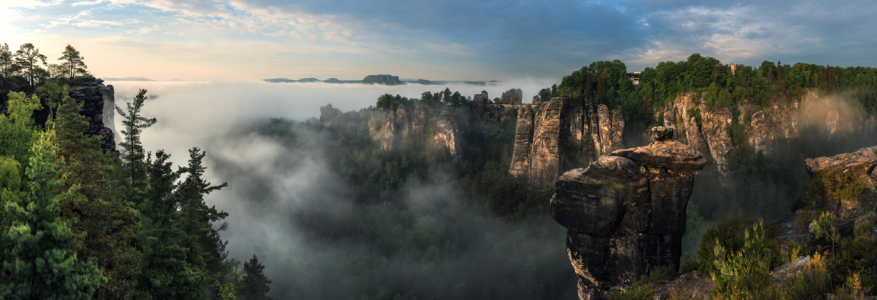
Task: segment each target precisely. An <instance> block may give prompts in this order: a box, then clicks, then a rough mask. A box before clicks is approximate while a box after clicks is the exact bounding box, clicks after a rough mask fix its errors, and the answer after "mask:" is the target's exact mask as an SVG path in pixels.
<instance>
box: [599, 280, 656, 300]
mask: <svg viewBox="0 0 877 300" xmlns="http://www.w3.org/2000/svg"><path fill="white" fill-rule="evenodd" d="M654 294H655V287H653V286H651V285H649V283H648V282H646V281H645V280H641V281H637V282H635V283H634V284H633V285H631V286H628V287H627V289H625V290H613V291H612V292H610V293H609V300H644V299H651V298H652V295H654Z"/></svg>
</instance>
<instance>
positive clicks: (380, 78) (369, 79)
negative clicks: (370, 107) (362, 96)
mask: <svg viewBox="0 0 877 300" xmlns="http://www.w3.org/2000/svg"><path fill="white" fill-rule="evenodd" d="M362 83H367V84H386V85H397V84H405V83H404V82H402V81H400V80H399V76H393V75H389V74H388V75H368V76H366V77H365V78H363V79H362Z"/></svg>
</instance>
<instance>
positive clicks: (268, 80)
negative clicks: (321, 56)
mask: <svg viewBox="0 0 877 300" xmlns="http://www.w3.org/2000/svg"><path fill="white" fill-rule="evenodd" d="M332 79H335V78H330V80H332ZM262 80H263V81H266V82H274V83H277V82H329V81H328V80H327V81H320V80H319V79H316V78H313V77H308V78H302V79H299V80H293V79H289V78H283V77H280V78H271V79H262ZM335 80H338V79H335ZM338 81H339V82H343V81H340V80H338Z"/></svg>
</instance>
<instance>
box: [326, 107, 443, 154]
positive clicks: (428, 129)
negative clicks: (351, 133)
mask: <svg viewBox="0 0 877 300" xmlns="http://www.w3.org/2000/svg"><path fill="white" fill-rule="evenodd" d="M363 121H364V122H366V124H367V126H368V131H369V136H371V138H372V139H374V140H375V141H376V142H377V143H378V144H380V146H381V149H382V150H384V151H393V150H395V149H396V147H397V146H398V145H399V143H401V142H402V141H403V139H405V138H406V137H408V136H410V135H416V136H418V137H423V138H429V139H432V140H433V141H434V144H435V146H436V147H437V148H444V149H448V151H449V152H450V154H451V155H453V156H457V155H459V153H460V138H459V135H460V128H459V125H458V124H457V122H456V121H455V120H454V119H453V118H451V117H450V116H449V115H448V114H447V112H445V111H438V110H435V109H432V108H429V107H425V106H417V107H414V108H411V107H407V106H398V107H395V108H379V109H377V110H375V111H367V110H363V111H360V112H353V111H351V112H346V113H342V112H341V111H340V110H338V109H337V108H333V107H332V105H331V104H329V105H326V106H323V107H320V124H321V125H322V126H323V127H326V128H333V127H335V128H338V127H342V126H347V125H348V124H352V123H353V124H356V123H359V122H363Z"/></svg>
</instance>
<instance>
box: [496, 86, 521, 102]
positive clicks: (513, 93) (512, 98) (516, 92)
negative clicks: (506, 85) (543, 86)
mask: <svg viewBox="0 0 877 300" xmlns="http://www.w3.org/2000/svg"><path fill="white" fill-rule="evenodd" d="M500 100H501V101H500V103H502V104H521V102H522V101H523V100H524V93H523V92H521V89H510V90H508V91H506V92H503V93H502V97H500Z"/></svg>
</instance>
